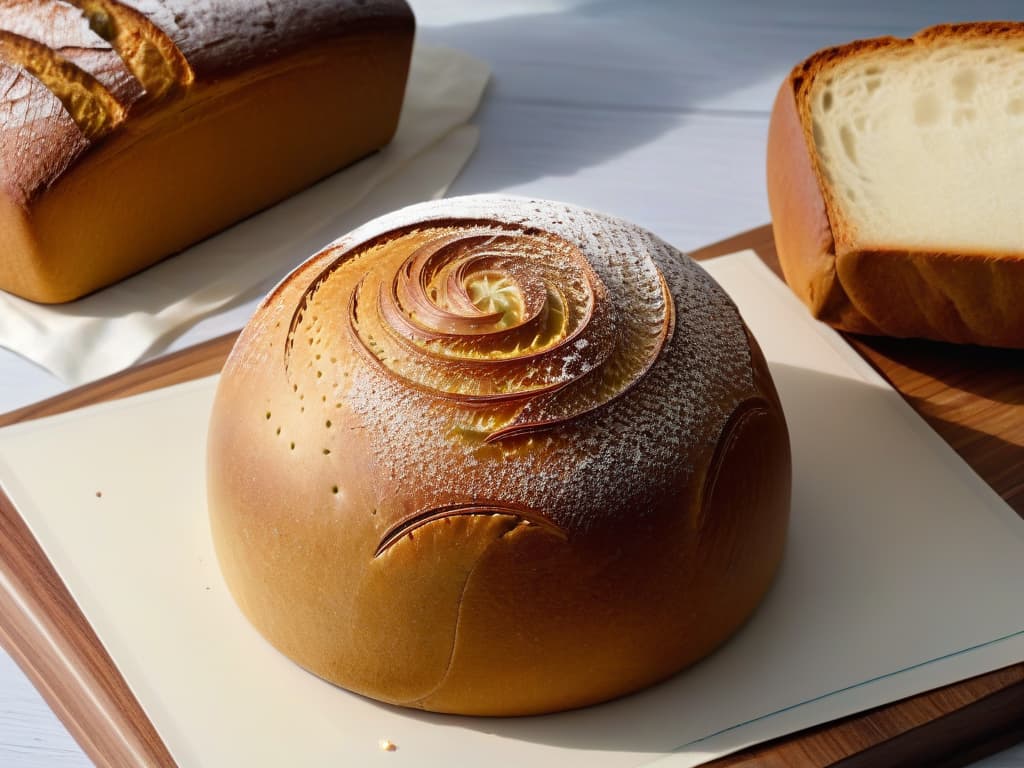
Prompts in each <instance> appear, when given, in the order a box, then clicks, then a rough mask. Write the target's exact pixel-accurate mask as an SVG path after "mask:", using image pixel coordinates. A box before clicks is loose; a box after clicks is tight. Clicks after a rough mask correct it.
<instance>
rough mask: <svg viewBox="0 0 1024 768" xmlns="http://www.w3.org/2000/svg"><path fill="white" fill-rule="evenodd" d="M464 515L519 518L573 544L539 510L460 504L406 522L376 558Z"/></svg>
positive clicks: (389, 532)
mask: <svg viewBox="0 0 1024 768" xmlns="http://www.w3.org/2000/svg"><path fill="white" fill-rule="evenodd" d="M462 515H467V516H468V515H505V516H508V517H517V518H519V519H520V520H522V521H523V522H526V523H529V524H530V525H536V526H538V527H540V528H544V529H545V530H548V531H550V532H551V533H553V534H555V535H556V536H558V537H559V538H560V539H562V540H563V541H568V540H569V534H568V532H567V531H566V530H565V529H564V528H562V527H561V526H560V525H558V524H556V523H555V522H553V521H552V520H551V519H550V518H548V517H547V516H546V515H545V514H544V513H542V512H538V511H537V510H535V509H530V508H529V507H520V506H512V505H508V504H504V503H493V502H488V501H479V502H459V503H455V504H444V505H442V506H440V507H429V508H427V509H424V510H420V511H419V512H414V513H413V514H411V515H408V516H406V517H404V518H402V519H401V520H399V521H398V522H397V523H395V524H394V525H392V526H391V527H390V528H388V529H387V531H385V532H384V535H383V536H382V537H381V540H380V544H378V545H377V549H376V551H375V552H374V553H373V556H374V557H380V556H381V555H382V554H384V552H386V551H387V550H388V549H389V548H390V547H391V546H392V545H393V544H395V542H397V541H399V540H400V539H401V538H402V537H404V536H405V535H406V534H409V533H412V532H413V531H415V530H416V529H417V528H422V527H423V526H425V525H428V524H430V523H433V522H436V521H438V520H444V519H445V518H448V517H458V516H462Z"/></svg>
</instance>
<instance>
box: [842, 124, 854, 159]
mask: <svg viewBox="0 0 1024 768" xmlns="http://www.w3.org/2000/svg"><path fill="white" fill-rule="evenodd" d="M839 140H840V141H841V142H842V143H843V151H844V152H846V156H847V157H848V158H850V162H851V163H853V164H854V165H856V164H857V139H856V138H855V137H854V135H853V131H852V130H850V126H848V125H844V126H843V127H842V128H840V129H839Z"/></svg>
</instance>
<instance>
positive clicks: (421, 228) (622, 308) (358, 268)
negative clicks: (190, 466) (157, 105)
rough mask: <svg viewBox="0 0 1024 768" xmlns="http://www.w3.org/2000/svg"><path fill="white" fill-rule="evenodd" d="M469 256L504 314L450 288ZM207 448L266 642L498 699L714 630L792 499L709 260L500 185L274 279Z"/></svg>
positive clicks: (746, 584) (648, 671) (585, 675)
mask: <svg viewBox="0 0 1024 768" xmlns="http://www.w3.org/2000/svg"><path fill="white" fill-rule="evenodd" d="M574 249H576V250H577V252H578V254H581V255H582V256H583V257H584V258H585V259H586V263H589V264H590V269H592V272H593V275H592V276H588V275H589V273H588V269H587V267H586V266H585V265H583V264H579V263H576V261H575V259H576V257H575V256H574V255H573V250H574ZM446 270H451V271H446ZM482 274H486V275H487V279H488V281H492V282H490V283H489V285H491V286H492V287H493V286H494V285H497V286H499V289H501V290H504V288H502V287H501V286H504V285H505V283H503V282H502V279H503V276H505V277H508V276H509V275H512V276H514V281H513V282H514V284H515V285H516V286H517V289H516V290H519V294H518V295H519V298H520V299H522V301H521V303H520V304H518V305H517V306H518V308H519V309H521V310H522V311H521V312H518V313H514V314H515V318H514V319H513V320H511V321H510V324H508V323H509V317H508V316H506V315H504V314H503V315H502V316H501V318H497V317H491V318H490V319H487V318H485V317H484V316H483V315H480V314H479V313H477V312H474V311H471V310H469V309H468V307H467V306H466V305H465V303H464V302H463V301H462V298H460V296H461V289H460V288H459V286H460V285H463V286H469V285H478V283H477V282H475V280H476V279H477V278H478V277H479V276H480V275H482ZM538 275H539V276H541V281H542V283H543V286H545V288H544V290H543V294H544V296H545V297H546V298H545V300H544V303H543V305H542V306H540V307H537V308H536V309H537V312H532V311H531V310H530V307H531V300H530V293H531V287H530V286H531V281H532V280H533V279H534V278H535V277H537V276H538ZM659 275H660V276H661V277H660V279H661V280H663V282H664V285H665V286H667V290H668V293H667V294H666V295H665V296H663V297H662V296H661V294H660V291H661V289H660V287H659ZM453 276H456V277H455V278H454V280H455V281H454V282H452V281H450V280H449V278H452V277H453ZM382 277H386V278H387V279H383V280H381V278H382ZM495 281H496V282H495ZM588 283H590V285H589V287H587V284H588ZM417 286H419V288H417ZM445 286H447V288H445ZM466 290H467V291H469V288H466ZM558 295H562V296H563V297H564V302H562V301H561V300H558V299H556V298H554V297H556V296H558ZM463 298H464V297H463ZM393 300H397V301H399V303H400V305H401V306H402V307H404V308H405V309H406V310H408V311H409V312H411V314H409V315H407V314H404V311H403V312H402V313H397V314H395V313H392V312H391V311H390V310H389V308H388V306H389V302H391V301H393ZM590 302H593V304H591V303H590ZM512 303H513V304H515V303H516V302H514V301H513V302H512ZM673 305H674V306H677V307H685V312H679V313H673V312H672V311H671V308H672V306H673ZM477 306H484V305H477ZM588 306H589V309H588V310H587V311H586V312H584V311H582V308H583V307H588ZM431 307H433V308H431ZM458 307H461V309H460V310H458V311H455V309H453V308H458ZM481 311H483V310H481ZM503 311H508V310H503ZM545 317H546V318H548V319H549V320H550V319H553V321H554V322H553V324H552V323H547V321H546V320H545V319H544V318H545ZM403 318H404V319H403ZM562 318H568V320H567V325H563V324H562ZM666 319H669V322H670V325H671V328H670V332H669V333H668V334H664V333H662V323H663V322H664V321H665V320H666ZM381 321H382V322H381ZM577 321H578V322H580V323H582V326H576V325H574V323H576V322H577ZM410 323H411V325H410ZM466 323H469V326H471V327H469V326H467V327H463V328H462V329H461V330H459V331H458V333H454V334H452V333H449V334H448V335H445V336H436V337H435V336H434V335H432V331H431V329H432V328H434V327H447V328H450V329H452V328H456V327H459V326H460V325H465V324H466ZM495 323H496V324H497V326H495V325H494V324H495ZM534 323H538V325H533V324H534ZM481 324H482V325H481ZM520 328H528V329H529V331H530V332H529V333H528V334H527V336H523V337H522V338H524V339H526V342H525V346H523V347H520V346H519V345H518V343H513V344H506V343H505V342H518V341H520V340H521V339H520V337H521V336H522V335H521V334H520V333H519V329H520ZM552 334H553V335H552ZM385 335H389V336H391V340H390V341H388V342H387V344H391V343H392V342H398V343H396V345H395V346H393V347H388V346H387V344H385V342H383V341H382V339H383V338H384V336H385ZM605 339H607V343H606V341H605ZM642 339H646V340H647V341H643V342H640V341H638V340H642ZM399 340H401V341H400V342H399ZM638 349H639V350H640V351H639V353H638V352H637V350H638ZM441 360H444V361H446V362H443V363H442V362H439V361H441ZM484 368H487V369H489V371H490V372H489V373H485V372H483V369H484ZM478 369H480V370H478ZM634 374H637V375H638V378H636V377H635V376H634ZM498 381H504V384H502V385H501V387H500V392H498V391H488V392H487V393H483V392H481V391H480V387H482V386H485V385H492V386H497V384H496V382H498ZM410 382H413V383H414V384H415V385H414V386H411V385H410ZM595 382H600V386H593V384H594V383H595ZM548 384H553V385H555V386H556V388H555V389H549V388H547V385H548ZM552 398H554V399H552ZM538 402H540V403H542V404H543V407H535V406H536V404H537V403H538ZM530 408H532V409H533V410H532V412H533V413H534V414H537V415H538V418H536V419H531V420H530V427H529V430H528V431H525V432H509V431H507V430H505V427H506V426H507V425H508V424H510V423H516V419H517V416H518V414H520V413H522V412H523V411H525V410H527V409H530ZM208 468H209V472H208V481H209V482H208V489H209V502H210V514H211V527H212V531H213V536H214V542H215V545H216V548H217V552H218V557H219V559H220V563H221V567H222V571H223V573H224V576H225V579H226V581H227V584H228V586H229V587H230V589H231V591H232V594H234V595H235V597H236V599H237V601H238V603H239V605H240V607H241V608H242V610H243V612H244V613H245V614H246V615H247V616H248V617H249V619H250V620H251V621H252V623H253V624H254V625H255V626H256V627H257V628H258V629H259V630H260V631H261V632H262V633H263V634H264V635H265V636H266V637H267V638H268V639H269V640H270V641H271V642H272V643H273V644H274V645H275V646H277V647H278V648H279V649H280V650H282V651H283V652H284V653H286V654H287V655H288V656H290V657H291V658H293V659H294V660H296V661H297V662H298V663H300V664H302V665H303V666H305V667H307V668H308V669H310V670H312V671H314V672H316V673H317V674H319V675H321V676H323V677H325V678H327V679H328V680H332V681H334V682H337V683H339V684H341V685H344V686H345V687H348V688H350V689H352V690H355V691H358V692H360V693H363V694H366V695H369V696H373V697H376V698H379V699H382V700H384V701H388V702H391V703H395V704H401V705H404V706H411V707H419V708H425V709H430V710H436V711H445V712H462V713H472V714H485V715H519V714H529V713H538V712H545V711H553V710H558V709H566V708H571V707H578V706H584V705H586V704H591V703H594V702H597V701H602V700H605V699H608V698H611V697H614V696H618V695H622V694H624V693H627V692H629V691H632V690H635V689H637V688H639V687H641V686H644V685H648V684H650V683H653V682H655V681H657V680H659V679H662V678H664V677H666V676H668V675H671V674H673V673H675V672H676V671H678V670H679V669H681V668H682V667H685V666H687V665H689V664H691V663H693V662H694V661H695V660H696V659H698V658H700V657H701V656H703V655H704V654H706V653H708V652H709V651H710V650H712V649H713V648H714V647H715V646H716V645H718V644H719V643H721V642H722V641H723V640H724V639H725V638H726V637H728V636H729V635H730V634H731V633H732V632H733V631H734V630H735V629H736V628H737V627H738V626H739V625H740V624H741V623H742V622H743V621H744V620H745V619H746V617H747V616H748V615H749V614H750V612H751V611H752V610H753V609H754V607H755V605H756V604H757V602H758V601H759V599H760V597H761V596H762V595H763V593H764V591H765V590H766V589H767V588H768V585H769V584H770V582H771V579H772V576H773V574H774V571H775V569H776V567H777V565H778V562H779V559H780V557H781V554H782V548H783V542H784V539H785V530H786V524H787V519H788V509H789V483H790V475H789V472H790V457H789V443H788V435H787V432H786V427H785V421H784V419H783V416H782V410H781V407H780V405H779V401H778V398H777V395H776V394H775V391H774V387H773V386H772V384H771V378H770V376H769V374H768V370H767V366H766V365H765V363H764V360H763V358H762V356H761V354H760V351H759V350H757V348H756V343H755V342H754V341H753V340H752V339H751V338H750V336H749V335H748V333H747V332H746V330H745V327H744V326H743V324H742V320H741V319H740V317H739V314H738V312H737V311H736V309H735V307H734V306H733V305H732V304H731V302H729V300H728V298H727V297H726V296H725V295H724V293H723V292H722V291H721V289H720V288H718V287H717V285H715V284H714V282H713V281H711V279H710V278H709V277H708V276H707V275H706V273H704V272H703V270H701V269H700V268H699V267H697V266H696V265H695V264H694V263H693V262H689V261H688V260H685V258H684V257H682V256H681V254H678V252H676V251H674V250H673V249H672V248H670V247H669V246H667V245H665V244H664V243H662V242H661V241H658V240H657V239H656V238H654V237H653V236H651V235H649V234H648V233H646V232H644V231H642V230H640V229H638V228H636V227H632V226H629V225H625V224H623V223H622V222H618V221H616V220H613V219H609V218H607V217H603V216H600V215H597V214H593V213H591V212H588V211H583V210H581V209H578V208H573V207H571V206H564V205H561V204H557V203H549V202H545V201H532V200H512V199H507V198H487V197H484V198H456V199H453V200H448V201H440V202H437V203H431V204H425V205H421V206H415V207H413V208H410V209H405V210H403V211H399V212H396V213H395V214H392V215H389V216H388V217H384V218H383V219H380V220H377V221H374V222H371V223H370V224H367V225H366V226H364V227H363V228H361V229H360V230H358V231H357V232H355V233H352V234H351V235H349V236H348V237H346V238H343V239H342V240H340V241H338V242H337V243H335V244H334V245H332V246H330V247H328V248H327V249H326V250H325V251H324V252H322V253H321V254H319V255H317V256H316V257H314V258H313V259H312V260H310V261H309V262H307V264H305V265H303V266H302V267H300V268H299V269H298V270H297V271H296V272H295V273H293V275H291V276H290V277H289V278H288V279H286V280H285V281H284V282H283V283H282V285H281V286H279V287H278V288H277V289H276V290H275V291H274V292H272V293H271V295H270V296H269V297H268V298H267V299H266V300H265V301H264V303H263V304H262V306H261V307H260V309H259V310H258V311H257V313H256V315H255V316H254V318H253V320H252V322H251V323H250V324H249V326H247V328H246V329H245V330H244V331H243V333H242V336H241V337H240V339H239V341H238V343H237V344H236V346H235V349H234V350H233V352H232V354H231V357H230V358H229V361H228V364H227V366H226V368H225V372H224V374H223V376H222V378H221V382H220V384H219V388H218V394H217V401H216V404H215V406H214V413H213V417H212V421H211V427H210V433H209V451H208ZM552 681H557V683H556V684H553V682H552Z"/></svg>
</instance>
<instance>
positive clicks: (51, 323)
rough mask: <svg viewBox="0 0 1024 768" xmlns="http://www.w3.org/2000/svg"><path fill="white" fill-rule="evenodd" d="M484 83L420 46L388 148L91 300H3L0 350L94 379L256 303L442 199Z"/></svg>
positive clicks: (470, 146) (472, 68)
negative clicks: (338, 245)
mask: <svg viewBox="0 0 1024 768" xmlns="http://www.w3.org/2000/svg"><path fill="white" fill-rule="evenodd" d="M489 76H490V72H489V69H488V66H487V64H485V63H484V62H482V61H480V60H479V59H475V58H473V57H471V56H469V55H467V54H464V53H461V52H458V51H453V50H448V49H441V48H428V47H426V46H417V48H416V49H415V51H414V53H413V58H412V66H411V70H410V74H409V84H408V87H407V90H406V98H405V103H404V105H403V108H402V117H401V120H400V121H399V125H398V131H397V133H396V134H395V138H394V140H393V141H392V142H391V144H389V145H388V146H387V147H386V148H384V149H383V150H382V151H380V152H378V153H376V154H375V155H373V156H371V157H368V158H366V159H364V160H362V161H360V162H359V163H357V164H355V165H353V166H351V167H349V168H347V169H345V170H344V171H341V172H340V173H336V174H334V175H333V176H331V177H330V178H328V179H326V180H324V181H322V182H320V183H319V184H317V185H315V186H314V187H311V188H310V189H307V190H305V191H304V192H301V193H299V194H298V195H295V196H294V197H291V198H289V199H288V200H285V201H283V202H282V203H279V204H278V205H276V206H274V207H273V208H270V209H268V210H266V211H264V212H262V213H260V214H258V215H256V216H254V217H252V218H250V219H247V220H246V221H244V222H242V223H240V224H237V225H235V226H234V227H232V228H230V229H228V230H225V231H224V232H222V233H220V234H218V235H215V236H214V237H211V238H209V239H207V240H204V241H203V242H201V243H199V244H197V245H195V246H193V247H191V248H189V249H187V250H185V251H183V252H182V253H180V254H178V255H176V256H174V257H172V258H170V259H166V260H165V261H163V262H161V263H159V264H157V265H156V266H154V267H151V268H150V269H148V270H146V271H144V272H142V273H140V274H138V275H135V276H134V277H131V278H129V279H127V280H124V281H122V282H120V283H117V284H116V285H113V286H111V287H109V288H106V289H104V290H102V291H99V292H97V293H95V294H92V295H91V296H87V297H85V298H84V299H80V300H78V301H75V302H72V303H70V304H63V305H57V306H44V305H40V304H34V303H32V302H29V301H24V300H22V299H19V298H16V297H14V296H11V295H9V294H5V293H3V292H0V345H2V346H4V347H7V348H8V349H10V350H12V351H14V352H16V353H18V354H19V355H21V356H23V357H26V358H28V359H29V360H32V361H33V362H35V363H37V364H39V365H41V366H43V367H44V368H47V369H48V370H50V371H52V372H53V373H54V374H56V375H57V376H58V377H60V378H61V379H63V380H64V381H65V382H67V383H68V384H72V385H74V384H81V383H84V382H87V381H92V380H94V379H97V378H100V377H102V376H105V375H107V374H110V373H113V372H115V371H118V370H121V369H122V368H126V367H127V366H129V365H131V364H132V363H134V362H136V361H138V360H139V359H140V358H142V357H144V356H146V355H147V354H153V353H155V352H157V351H159V350H160V349H162V348H164V347H165V346H166V345H167V344H169V343H170V342H171V341H172V340H173V339H174V338H175V337H176V336H178V335H179V334H181V333H182V332H183V331H185V330H186V329H187V328H188V327H190V326H191V325H193V324H195V323H197V322H198V321H199V320H201V319H202V318H203V317H206V316H207V315H210V314H213V313H215V312H218V311H221V310H224V309H226V308H228V307H229V306H232V305H233V304H236V303H238V302H241V301H245V300H248V299H251V298H253V297H254V296H258V295H261V294H262V293H264V292H265V291H266V290H267V289H269V287H270V286H271V285H273V284H274V283H275V282H276V281H277V280H279V279H280V278H281V277H283V276H284V275H285V274H286V273H287V272H289V271H290V270H291V269H293V268H294V267H295V266H297V265H298V264H300V263H302V262H303V261H304V260H305V259H306V258H308V257H309V256H311V255H312V254H313V253H315V252H316V251H317V250H318V249H319V248H320V247H322V246H323V245H324V244H326V243H328V242H330V241H331V240H333V239H335V238H336V237H339V236H340V235H343V234H345V233H346V232H348V231H349V230H351V229H354V228H355V227H356V226H358V225H359V224H361V223H363V222H364V221H366V220H367V219H370V218H373V217H375V216H378V215H380V214H382V213H386V212H388V211H391V210H394V209H396V208H400V207H402V206H405V205H410V204H412V203H416V202H420V201H422V200H426V199H430V198H436V197H442V196H443V195H444V194H445V192H446V191H447V189H448V186H449V185H450V184H451V182H452V181H454V180H455V177H456V176H457V175H458V173H459V171H460V170H461V169H462V167H463V166H464V165H465V163H466V161H467V160H468V159H469V156H470V155H471V154H472V153H473V150H474V149H475V147H476V143H477V137H478V132H477V129H476V127H475V126H472V125H468V124H467V121H468V120H469V119H470V118H471V117H472V115H473V113H474V112H475V111H476V108H477V105H478V104H479V102H480V97H481V95H482V94H483V90H484V87H485V86H486V84H487V80H488V77H489Z"/></svg>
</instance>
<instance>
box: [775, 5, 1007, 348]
mask: <svg viewBox="0 0 1024 768" xmlns="http://www.w3.org/2000/svg"><path fill="white" fill-rule="evenodd" d="M998 35H1003V36H1008V37H1013V38H1022V39H1024V24H1022V23H1018V22H1002V21H997V22H979V23H967V24H941V25H936V26H933V27H928V28H926V29H923V30H921V31H920V32H918V33H917V34H915V35H914V36H913V37H911V38H907V39H900V38H895V37H881V38H875V39H871V40H856V41H853V42H851V43H847V44H845V45H841V46H836V47H833V48H827V49H824V50H821V51H819V52H817V53H815V54H813V55H812V56H810V57H809V58H807V59H806V60H805V61H803V62H801V63H800V64H798V65H797V66H796V67H794V69H793V70H792V71H791V72H790V74H789V76H788V77H787V78H786V80H785V81H783V83H782V85H781V87H780V88H779V92H778V95H777V97H776V100H775V104H774V106H773V108H772V114H771V119H770V122H769V129H768V152H767V187H768V203H769V209H770V211H771V216H772V223H773V227H774V233H775V245H776V251H777V253H778V256H779V261H780V264H781V266H782V270H783V274H784V276H785V278H786V282H787V283H788V284H789V285H790V287H791V288H792V289H793V291H794V292H795V293H796V294H797V296H798V297H799V298H800V299H801V300H802V301H803V302H804V304H806V305H807V307H808V308H809V309H810V311H811V313H812V314H813V315H814V317H816V318H818V319H819V320H822V321H824V322H826V323H828V324H829V325H831V326H833V327H836V328H838V329H841V330H845V331H851V332H854V333H866V334H876V335H877V334H882V335H888V336H900V337H921V338H930V339H935V340H939V341H951V342H957V343H974V344H982V345H987V346H1004V347H1024V307H1021V308H1018V306H1017V303H1018V302H1014V301H1013V300H1012V297H1011V296H1009V295H1008V294H1011V293H1012V291H1007V290H1000V287H1001V286H1004V285H1005V286H1012V285H1013V284H1014V283H1016V284H1017V285H1021V284H1024V280H1022V278H1024V253H1021V252H1017V253H992V252H974V253H965V252H957V253H946V252H925V251H908V250H906V249H904V248H899V247H886V246H881V247H872V248H858V246H857V233H856V229H855V228H854V227H853V226H852V225H851V224H850V222H849V221H847V220H846V219H845V218H844V217H843V215H842V211H841V209H840V207H839V206H838V205H836V204H835V202H834V198H833V195H832V191H831V188H830V185H829V183H828V181H827V179H826V178H825V176H824V174H823V173H822V171H821V169H820V167H819V165H818V162H817V156H816V152H815V151H814V138H813V133H812V131H813V127H812V125H813V124H812V119H811V105H810V101H809V98H808V97H809V94H810V91H811V86H812V84H813V82H814V80H815V78H816V77H817V76H819V75H820V74H821V73H822V72H823V71H825V70H827V69H828V67H829V65H830V64H831V63H833V62H834V61H836V60H837V59H848V58H852V57H855V56H861V55H866V54H870V53H873V52H875V51H877V50H879V49H883V48H892V47H901V46H906V45H913V44H917V43H919V42H933V41H935V40H937V39H941V38H957V39H970V38H991V37H992V36H998ZM897 286H900V287H901V289H902V291H903V293H902V294H901V296H902V297H904V299H905V300H902V301H897V302H896V303H893V300H892V299H893V298H894V297H893V294H894V293H895V292H896V290H897ZM880 288H881V289H882V290H879V289H880ZM999 294H1002V295H999ZM993 296H995V300H993ZM985 308H988V309H987V310H986V309H985Z"/></svg>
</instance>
